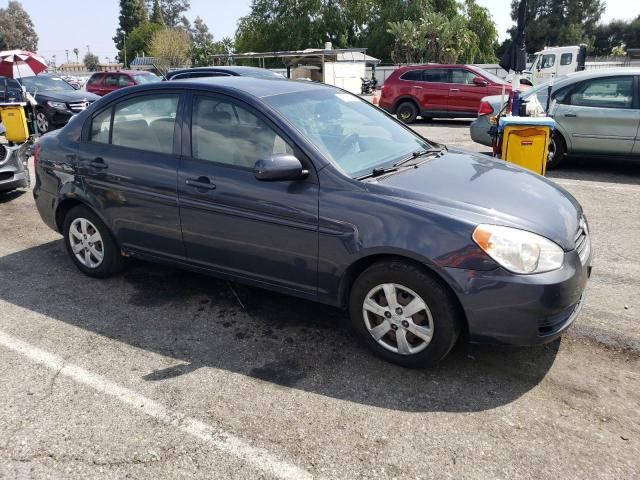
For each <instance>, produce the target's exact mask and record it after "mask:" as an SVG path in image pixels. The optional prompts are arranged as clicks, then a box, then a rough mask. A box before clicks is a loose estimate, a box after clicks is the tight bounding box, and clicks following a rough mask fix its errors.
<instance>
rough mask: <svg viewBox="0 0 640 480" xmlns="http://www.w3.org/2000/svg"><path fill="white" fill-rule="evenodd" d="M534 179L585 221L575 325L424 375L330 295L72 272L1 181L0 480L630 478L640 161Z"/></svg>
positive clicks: (28, 206) (447, 125) (460, 124)
mask: <svg viewBox="0 0 640 480" xmlns="http://www.w3.org/2000/svg"><path fill="white" fill-rule="evenodd" d="M415 129H416V130H417V131H419V132H420V133H421V134H423V135H425V136H426V137H428V138H432V139H434V140H436V141H440V142H444V143H447V144H451V145H458V146H462V147H465V148H469V149H472V150H476V151H486V150H487V149H486V148H484V147H481V146H479V145H475V144H473V143H472V142H471V140H470V139H469V135H468V122H464V121H455V120H452V121H437V122H433V123H418V124H416V125H415ZM549 177H550V178H552V179H554V180H555V181H557V182H558V183H559V184H561V185H563V186H564V187H565V188H567V189H568V190H569V191H570V192H571V193H573V194H574V195H575V196H576V197H577V198H578V200H579V201H580V202H581V203H582V204H583V206H584V208H585V211H586V213H587V215H588V218H589V221H590V225H591V230H592V240H593V247H594V249H595V252H596V259H595V265H594V273H593V277H592V280H591V282H590V285H589V287H588V293H587V301H586V306H585V308H584V310H583V312H582V313H581V315H580V316H579V318H578V319H577V321H576V323H575V324H574V326H573V327H572V328H571V329H570V330H569V331H568V332H567V334H566V335H564V336H563V338H562V339H561V340H559V341H556V342H554V343H552V344H549V345H546V346H542V347H536V348H508V347H495V346H493V347H487V346H484V347H479V346H469V345H464V344H460V345H458V346H457V347H456V348H455V349H454V351H453V352H452V353H451V354H450V355H449V356H448V357H447V358H446V359H445V360H444V361H443V362H442V363H441V365H440V366H439V367H437V368H434V369H430V370H422V371H419V370H418V371H416V370H406V369H403V368H400V367H397V366H394V365H390V364H388V363H385V362H383V361H381V360H378V359H377V358H374V357H372V356H371V355H370V354H369V353H368V352H367V351H365V350H364V349H363V348H362V347H361V346H360V345H359V344H358V343H357V342H356V341H355V338H354V337H353V336H352V334H351V333H350V331H349V330H348V329H347V328H346V315H345V313H344V312H342V311H340V310H336V309H333V308H329V307H324V306H320V305H316V304H313V303H309V302H305V301H301V300H297V299H294V298H289V297H285V296H282V295H277V294H273V293H270V292H267V291H264V290H259V289H254V288H248V287H245V286H241V285H236V284H231V283H227V282H222V281H219V280H216V279H213V278H209V277H205V276H201V275H197V274H193V273H189V272H183V271H179V270H175V269H171V268H166V267H161V266H156V265H150V264H144V263H133V264H132V265H131V266H130V268H129V269H128V270H127V271H125V272H124V273H122V274H121V275H119V276H117V277H115V278H112V279H108V280H94V279H90V278H87V277H85V276H83V275H82V274H80V273H79V272H78V271H77V270H76V269H75V267H74V266H73V265H72V263H71V261H70V259H69V258H67V254H66V252H65V250H64V247H63V244H62V240H61V237H60V236H59V235H58V234H56V233H54V232H52V231H50V230H49V229H48V228H47V227H46V226H45V225H44V224H43V223H42V221H41V220H40V218H39V216H38V214H37V212H36V209H35V206H34V202H33V197H32V195H31V193H30V192H20V191H19V192H14V193H9V194H0V219H1V221H0V366H1V367H2V368H0V478H2V479H31V478H37V479H40V478H54V479H57V478H64V479H67V478H72V479H73V478H77V479H87V478H118V479H119V478H136V479H137V478H153V479H165V478H166V479H175V478H203V479H205V478H206V479H211V478H219V479H253V478H295V479H298V478H307V477H308V478H332V479H351V478H354V479H359V478H381V479H387V478H389V479H392V478H397V479H405V478H406V479H416V478H420V479H422V478H424V479H427V478H456V479H458V478H470V479H476V478H478V479H484V478H492V479H513V478H526V479H541V478H554V479H557V478H562V479H564V478H576V479H584V478H592V479H593V478H610V479H632V478H638V472H640V413H639V405H640V361H639V359H640V355H639V353H640V324H639V320H640V315H639V312H640V249H639V248H638V240H637V239H638V238H640V208H639V206H640V185H639V183H640V162H637V163H633V162H631V161H626V162H625V161H603V160H588V159H579V160H576V161H571V162H569V163H568V165H567V166H566V168H564V169H562V170H560V171H558V172H550V174H549Z"/></svg>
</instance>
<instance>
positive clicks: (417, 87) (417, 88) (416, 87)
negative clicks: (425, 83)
mask: <svg viewBox="0 0 640 480" xmlns="http://www.w3.org/2000/svg"><path fill="white" fill-rule="evenodd" d="M413 88H415V89H416V90H422V87H420V86H418V85H415V86H414V87H413Z"/></svg>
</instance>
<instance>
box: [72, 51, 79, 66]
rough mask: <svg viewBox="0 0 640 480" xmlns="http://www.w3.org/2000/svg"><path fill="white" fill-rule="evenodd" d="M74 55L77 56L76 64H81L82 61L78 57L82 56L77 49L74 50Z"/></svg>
mask: <svg viewBox="0 0 640 480" xmlns="http://www.w3.org/2000/svg"><path fill="white" fill-rule="evenodd" d="M73 53H75V54H76V63H80V59H79V58H78V55H79V54H80V50H78V49H77V48H74V49H73Z"/></svg>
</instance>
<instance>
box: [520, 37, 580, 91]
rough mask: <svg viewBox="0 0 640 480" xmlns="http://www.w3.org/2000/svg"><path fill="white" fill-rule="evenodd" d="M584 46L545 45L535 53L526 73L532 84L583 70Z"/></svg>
mask: <svg viewBox="0 0 640 480" xmlns="http://www.w3.org/2000/svg"><path fill="white" fill-rule="evenodd" d="M585 58H586V46H585V45H579V46H578V45H574V46H568V47H545V48H544V49H543V50H542V51H540V52H536V53H535V58H534V60H533V63H532V65H531V68H530V71H529V73H528V75H527V77H528V79H529V80H531V83H532V84H533V85H536V84H539V83H543V82H546V81H548V80H551V78H552V77H559V76H561V75H565V74H567V73H571V72H576V71H578V70H584V61H585Z"/></svg>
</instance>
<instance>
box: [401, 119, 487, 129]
mask: <svg viewBox="0 0 640 480" xmlns="http://www.w3.org/2000/svg"><path fill="white" fill-rule="evenodd" d="M473 120H475V119H473V118H430V119H424V118H422V117H418V118H417V119H416V121H415V122H414V123H412V124H411V125H412V126H415V125H419V126H423V127H447V128H466V129H469V125H471V122H473Z"/></svg>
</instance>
